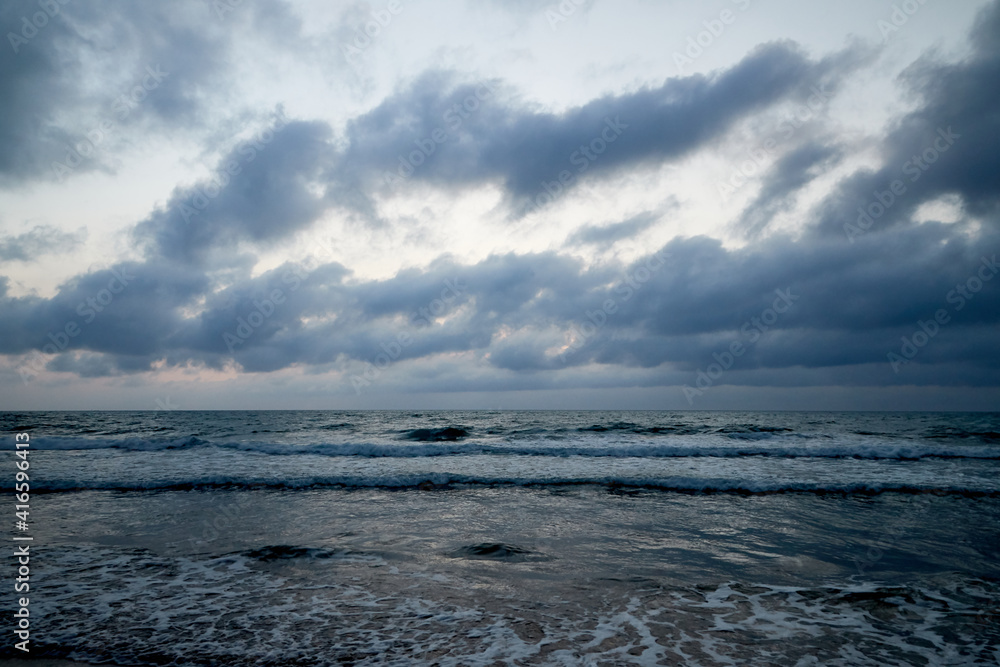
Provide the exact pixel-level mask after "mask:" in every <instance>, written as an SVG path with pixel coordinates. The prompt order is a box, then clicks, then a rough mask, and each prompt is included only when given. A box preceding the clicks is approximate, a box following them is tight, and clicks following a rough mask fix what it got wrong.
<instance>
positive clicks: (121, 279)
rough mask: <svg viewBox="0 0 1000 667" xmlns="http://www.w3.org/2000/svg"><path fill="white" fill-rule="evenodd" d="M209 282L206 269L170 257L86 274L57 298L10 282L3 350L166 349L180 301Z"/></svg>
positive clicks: (2, 301)
mask: <svg viewBox="0 0 1000 667" xmlns="http://www.w3.org/2000/svg"><path fill="white" fill-rule="evenodd" d="M208 286H209V282H208V280H207V279H206V278H205V277H204V276H203V275H201V274H198V273H194V272H191V271H186V270H184V269H181V268H178V267H174V266H171V265H168V264H164V263H143V264H139V263H135V262H124V263H122V264H119V265H116V266H115V267H113V268H112V269H106V270H101V271H94V272H91V273H87V274H84V275H81V276H78V277H76V278H74V279H72V280H70V281H68V282H67V283H65V284H63V285H62V286H60V288H59V291H58V292H57V293H56V295H55V296H53V297H52V298H49V299H44V298H40V297H35V296H25V297H10V296H7V295H6V290H4V295H3V297H2V298H0V312H2V313H3V317H2V318H0V353H4V354H22V353H25V352H29V351H31V350H42V349H45V348H46V346H55V347H54V348H51V347H50V348H48V349H47V350H46V351H52V350H53V349H54V350H55V351H64V350H89V351H93V352H104V353H108V354H113V355H156V354H161V353H163V352H164V350H165V349H166V344H167V341H169V340H170V338H171V336H172V335H173V334H174V333H175V332H176V331H177V329H178V328H179V327H180V324H181V321H182V314H181V312H180V309H182V308H184V307H186V306H190V305H192V304H193V303H194V301H195V300H196V299H197V298H198V297H199V296H200V295H202V294H204V293H205V291H206V289H207V288H208ZM74 331H75V332H76V333H72V332H74Z"/></svg>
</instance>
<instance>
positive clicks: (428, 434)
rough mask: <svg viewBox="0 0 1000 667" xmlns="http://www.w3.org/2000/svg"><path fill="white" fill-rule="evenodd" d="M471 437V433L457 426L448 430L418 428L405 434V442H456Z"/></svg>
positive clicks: (449, 427)
mask: <svg viewBox="0 0 1000 667" xmlns="http://www.w3.org/2000/svg"><path fill="white" fill-rule="evenodd" d="M468 435H469V431H468V430H467V429H464V428H460V427H457V426H448V427H447V428H417V429H413V430H412V431H406V432H405V433H404V434H403V438H404V439H405V440H416V441H417V442H442V441H444V442H454V441H456V440H461V439H462V438H464V437H467V436H468Z"/></svg>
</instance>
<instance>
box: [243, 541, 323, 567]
mask: <svg viewBox="0 0 1000 667" xmlns="http://www.w3.org/2000/svg"><path fill="white" fill-rule="evenodd" d="M244 555H246V556H247V557H249V558H253V559H256V560H259V561H263V562H265V563H267V562H270V561H275V560H290V559H293V558H333V557H334V556H336V553H334V552H332V551H328V550H326V549H317V548H315V547H294V546H290V545H287V544H278V545H274V546H266V547H261V548H260V549H252V550H250V551H246V552H244Z"/></svg>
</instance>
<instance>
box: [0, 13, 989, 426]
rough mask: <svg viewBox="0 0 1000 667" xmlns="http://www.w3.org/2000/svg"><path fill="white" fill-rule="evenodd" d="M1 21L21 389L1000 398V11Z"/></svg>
mask: <svg viewBox="0 0 1000 667" xmlns="http://www.w3.org/2000/svg"><path fill="white" fill-rule="evenodd" d="M0 30H2V31H3V33H4V35H5V37H4V40H3V41H4V43H3V44H0V98H2V99H3V100H4V104H3V106H2V107H0V409H7V410H41V409H68V410H76V409H79V410H87V409H141V410H157V409H162V410H170V409H270V408H273V409H294V408H301V409H356V408H394V409H395V408H398V409H411V408H412V409H434V408H441V409H452V408H454V409H466V408H468V409H473V408H475V409H480V408H482V409H496V408H500V409H529V408H532V409H533V408H537V409H665V410H689V409H748V410H751V409H753V410H991V409H992V410H996V409H1000V373H998V370H1000V328H998V324H1000V278H997V279H996V280H994V278H995V277H997V275H998V274H1000V265H998V264H997V254H998V251H1000V86H997V82H998V81H1000V0H993V1H981V0H968V1H963V2H950V3H946V2H943V1H942V0H904V1H899V0H897V1H895V2H890V1H888V0H874V1H873V0H845V1H844V2H840V3H836V4H830V3H818V2H801V1H798V2H793V1H792V0H706V1H704V2H680V1H678V0H660V1H654V0H615V1H612V0H563V1H562V2H561V3H555V2H541V1H535V0H508V1H501V0H480V1H478V2H473V1H472V0H385V1H383V0H373V1H372V2H320V1H319V0H315V1H294V2H293V1H285V0H259V1H253V0H190V1H185V0H179V1H177V2H171V3H151V2H150V3H146V2H143V3H112V4H109V3H105V2H93V1H87V0H33V1H21V0H3V1H2V2H0Z"/></svg>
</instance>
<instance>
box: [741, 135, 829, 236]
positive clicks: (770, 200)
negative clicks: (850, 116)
mask: <svg viewBox="0 0 1000 667" xmlns="http://www.w3.org/2000/svg"><path fill="white" fill-rule="evenodd" d="M841 157H843V153H842V151H841V150H840V149H839V148H838V147H836V146H834V145H829V144H827V143H824V142H822V141H812V142H808V143H805V144H804V145H802V146H799V147H797V148H795V149H793V150H791V151H789V152H788V153H786V154H785V155H783V156H781V158H779V159H778V161H777V162H776V163H775V164H774V166H773V167H771V169H769V170H768V172H767V174H766V175H765V176H764V179H763V182H762V183H761V188H760V192H758V194H757V196H756V197H755V198H754V200H753V201H752V202H750V204H749V205H747V207H746V209H745V210H744V211H743V214H742V215H741V216H740V218H739V219H738V220H737V221H736V223H735V224H733V226H732V227H733V230H734V231H736V232H737V233H739V234H742V235H744V236H747V237H750V238H753V237H756V236H759V235H760V234H761V233H762V232H764V231H765V230H766V228H767V226H768V225H769V224H770V223H771V221H772V220H773V219H774V216H776V215H777V214H779V213H781V212H782V211H785V210H788V209H789V208H790V207H791V206H792V205H793V204H794V203H795V195H796V194H797V193H798V192H799V190H801V189H802V188H803V187H804V186H805V185H808V184H809V183H810V182H811V181H812V180H813V179H814V178H816V177H817V176H820V175H821V174H822V173H823V172H824V171H825V170H827V169H829V168H830V167H831V166H832V165H834V164H836V163H837V161H839V159H840V158H841Z"/></svg>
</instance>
